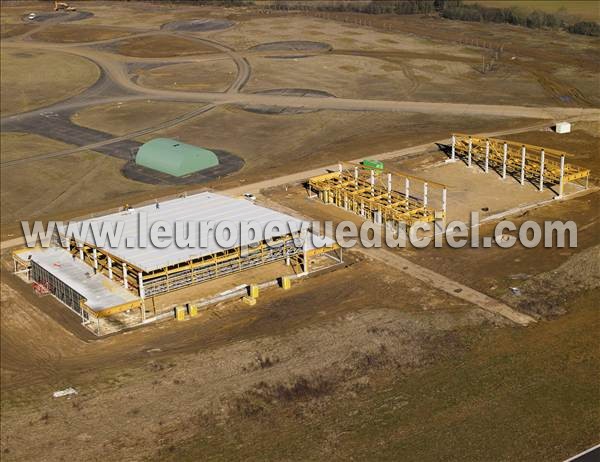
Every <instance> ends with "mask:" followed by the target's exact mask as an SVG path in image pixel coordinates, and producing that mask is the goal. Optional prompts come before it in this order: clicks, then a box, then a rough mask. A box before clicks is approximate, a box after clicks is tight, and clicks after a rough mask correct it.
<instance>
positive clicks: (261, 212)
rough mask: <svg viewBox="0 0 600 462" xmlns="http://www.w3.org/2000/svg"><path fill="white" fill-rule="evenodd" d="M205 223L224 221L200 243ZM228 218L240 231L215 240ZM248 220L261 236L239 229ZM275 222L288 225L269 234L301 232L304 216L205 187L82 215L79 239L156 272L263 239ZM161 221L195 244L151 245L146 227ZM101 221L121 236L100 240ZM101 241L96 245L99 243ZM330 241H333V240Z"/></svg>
mask: <svg viewBox="0 0 600 462" xmlns="http://www.w3.org/2000/svg"><path fill="white" fill-rule="evenodd" d="M178 222H179V223H178ZM201 222H203V223H204V226H205V229H206V228H208V223H210V222H213V223H215V226H216V224H218V223H221V225H220V226H221V227H220V228H219V227H216V228H215V229H214V230H213V231H212V232H210V233H209V234H208V236H207V239H206V242H203V243H202V244H204V245H202V246H201V245H200V244H201V243H200V234H201V233H200V223H201ZM224 222H228V223H229V224H230V225H231V227H232V228H233V229H234V230H237V231H234V233H235V234H234V235H233V238H234V239H232V241H231V243H230V244H229V245H225V246H222V245H219V243H218V242H217V235H218V236H219V237H224V236H225V237H228V236H229V232H228V231H225V230H224V228H223V227H224V226H225V224H224ZM248 222H252V223H253V224H257V226H258V233H257V235H254V236H249V235H248V234H247V233H240V232H239V229H240V225H241V224H242V223H248ZM272 222H279V223H284V224H285V226H286V228H284V229H280V230H274V231H273V232H272V233H271V234H270V236H271V237H277V236H283V235H285V234H288V233H289V232H290V229H291V231H294V232H298V231H300V229H301V226H302V221H301V220H298V219H296V218H294V217H292V216H290V215H286V214H284V213H281V212H277V211H275V210H272V209H269V208H266V207H261V206H259V205H256V204H255V203H253V202H251V201H248V200H245V199H234V198H231V197H228V196H223V195H220V194H215V193H212V192H203V193H199V194H194V195H190V196H187V197H181V198H177V199H172V200H168V201H164V202H160V203H159V204H158V207H157V206H156V205H155V204H151V205H146V206H143V207H140V208H137V209H135V210H132V211H130V212H126V211H125V212H119V213H113V214H110V215H105V216H101V217H96V218H92V219H88V220H83V221H81V222H79V223H80V224H81V225H82V226H84V227H85V228H87V229H89V230H90V231H89V232H88V233H87V235H83V234H82V235H81V240H82V241H83V242H85V243H86V244H90V245H93V246H96V247H100V248H104V249H105V250H106V251H107V252H108V253H110V254H112V255H113V256H115V257H116V258H119V259H121V260H123V261H125V262H128V263H130V264H132V265H134V266H136V267H137V268H140V269H142V270H143V271H153V270H156V269H159V268H164V267H167V266H170V265H174V264H177V263H181V262H185V261H189V260H192V259H194V258H198V257H202V256H205V255H210V254H214V253H218V252H220V251H222V250H225V249H228V248H236V247H240V246H246V245H251V244H254V243H256V242H260V241H262V240H263V239H264V238H265V236H264V231H265V226H266V225H267V224H268V223H272ZM117 223H120V225H117ZM159 224H164V225H165V226H167V229H168V230H170V234H171V235H172V236H175V235H176V234H177V233H176V230H179V231H180V236H184V235H187V236H189V240H190V241H191V242H192V243H193V244H192V246H191V247H188V246H185V245H183V246H182V245H181V243H182V242H181V240H180V241H179V242H178V241H177V240H176V239H169V240H168V245H166V247H162V246H161V247H160V248H158V247H155V246H152V245H151V243H150V240H149V239H148V232H149V230H150V229H151V228H152V226H153V225H154V226H157V227H158V225H159ZM100 225H103V226H107V225H108V226H110V227H112V228H113V229H117V227H118V226H121V227H122V233H121V236H122V237H121V239H120V240H119V242H118V243H116V245H115V246H110V245H108V242H107V243H105V244H104V245H102V242H100V240H99V239H95V238H94V235H93V233H92V232H91V229H92V227H95V228H96V229H99V227H100ZM140 229H145V230H146V231H145V233H144V232H143V231H141V232H138V230H140ZM188 230H189V233H188ZM144 234H145V236H144ZM240 234H241V239H240ZM144 239H146V241H145V242H147V245H144ZM97 241H98V244H97V243H96V242H97ZM240 241H241V242H240ZM329 241H330V240H328V242H329ZM222 243H223V242H221V244H222ZM332 243H333V241H331V244H332ZM178 244H180V245H178Z"/></svg>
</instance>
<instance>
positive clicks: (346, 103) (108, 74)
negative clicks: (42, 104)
mask: <svg viewBox="0 0 600 462" xmlns="http://www.w3.org/2000/svg"><path fill="white" fill-rule="evenodd" d="M42 27H43V26H42ZM156 34H157V33H156V32H140V33H137V34H134V35H129V36H127V37H119V38H114V39H108V40H102V41H97V42H88V43H85V44H83V45H80V44H60V43H58V44H57V43H44V42H32V41H24V40H22V38H21V37H18V38H14V39H12V40H10V41H3V46H5V47H7V48H14V49H19V48H26V49H31V48H36V49H39V50H54V51H62V52H66V53H72V54H75V55H78V56H82V57H85V58H87V59H89V60H91V61H93V62H94V63H96V64H97V65H98V66H99V67H100V68H101V69H102V71H103V73H104V76H105V77H104V78H105V79H106V80H107V81H108V82H110V84H112V85H113V86H114V87H115V89H120V90H121V91H120V92H119V93H123V92H124V95H123V97H121V98H119V99H118V100H119V101H121V100H130V99H141V98H151V99H155V100H173V101H188V102H201V103H209V104H210V105H238V106H242V107H271V108H277V107H279V108H281V109H282V110H285V109H286V108H292V109H293V108H295V109H296V110H297V111H302V110H309V111H310V110H323V109H329V110H342V111H357V110H362V111H383V112H397V111H402V112H417V113H433V114H457V115H460V114H462V115H468V114H471V115H473V114H475V115H481V116H501V117H530V118H536V119H549V120H558V119H565V118H574V117H591V118H593V117H598V116H599V115H600V111H599V110H597V109H587V108H564V107H543V108H538V107H521V106H511V105H478V104H452V103H434V102H413V101H382V100H360V99H343V98H318V99H317V98H310V97H301V96H300V97H299V96H288V95H273V94H266V93H252V94H247V93H240V90H241V89H242V88H243V86H244V84H245V83H246V82H247V81H248V79H249V77H250V73H251V69H250V65H249V63H248V61H247V60H246V58H244V57H243V56H242V55H241V54H240V53H238V52H235V51H234V50H232V49H231V48H230V47H229V46H227V45H224V44H221V43H218V42H216V41H214V40H209V39H205V38H199V37H196V36H192V35H190V34H189V33H185V32H178V31H176V32H171V31H162V32H161V34H164V35H166V36H168V35H172V36H179V37H184V38H186V39H187V40H193V41H198V42H200V43H202V44H204V45H208V46H210V47H213V48H214V49H215V50H217V51H218V52H221V53H223V54H225V55H226V56H227V57H229V58H230V59H232V60H233V61H234V62H235V64H236V66H237V74H236V77H235V79H234V81H233V82H232V84H231V85H230V86H229V88H228V89H227V91H226V92H225V93H209V92H183V91H169V90H159V89H149V88H146V87H142V86H140V85H138V84H136V83H135V82H133V81H132V80H131V77H130V76H129V74H128V70H127V62H129V61H131V60H132V59H133V58H131V57H128V58H125V57H123V56H119V55H115V54H113V53H107V52H104V51H99V50H97V49H96V48H94V46H95V45H104V46H105V45H109V44H116V43H119V42H120V41H122V40H131V39H135V38H138V39H139V38H143V37H145V36H149V35H156ZM189 60H190V59H189V57H180V58H174V59H172V61H173V62H189ZM145 61H151V60H149V59H148V58H146V59H145ZM109 101H115V97H99V98H96V99H93V100H88V99H84V100H82V99H81V98H77V97H75V98H72V99H71V100H70V101H69V102H65V103H58V104H57V105H53V106H51V107H48V108H44V109H42V110H36V111H31V112H29V113H27V114H23V115H16V116H11V117H7V118H3V119H2V125H3V129H5V130H6V129H10V126H11V122H12V123H15V122H16V121H19V120H20V119H22V118H24V117H25V118H27V119H29V118H31V117H34V118H36V117H38V116H39V115H40V114H42V113H43V112H57V111H59V110H60V111H64V110H74V109H76V108H82V107H86V106H89V105H93V104H100V103H106V102H109ZM210 107H212V106H205V107H204V108H202V109H200V110H197V111H191V112H189V113H187V114H184V115H182V116H181V117H178V118H176V119H173V120H171V121H169V122H166V123H164V124H160V125H157V126H153V127H147V128H145V129H143V130H140V131H137V132H135V133H131V134H128V135H126V136H121V137H114V138H111V137H110V136H107V137H104V138H106V139H104V140H98V141H94V142H92V143H90V142H85V141H84V140H85V135H84V136H82V140H81V142H80V143H77V144H79V145H80V147H79V148H75V149H71V150H66V151H61V152H56V153H49V154H45V155H43V156H39V157H38V156H32V157H29V158H26V159H20V160H18V161H12V162H9V163H7V162H4V163H2V166H3V167H9V166H11V165H15V164H18V163H21V162H30V161H32V160H34V159H40V160H41V159H48V158H52V157H59V156H63V155H68V154H71V153H74V152H78V151H80V150H89V149H92V150H93V149H98V148H102V149H104V146H107V145H109V144H112V143H117V142H122V141H125V140H127V139H128V137H130V138H133V137H135V136H139V135H141V134H147V133H152V132H154V131H157V130H161V129H164V128H166V127H172V126H175V125H177V124H179V123H181V122H183V121H186V120H189V119H191V118H193V117H196V116H197V115H199V114H202V113H204V112H206V111H207V110H210V109H208V108H210ZM33 123H35V122H33ZM16 126H17V127H18V126H19V124H17V125H16ZM5 127H8V128H5ZM75 127H76V126H75ZM75 127H73V128H72V129H73V130H75V131H76V130H77V128H75ZM50 133H52V130H50Z"/></svg>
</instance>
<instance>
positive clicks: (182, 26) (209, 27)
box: [160, 19, 235, 32]
mask: <svg viewBox="0 0 600 462" xmlns="http://www.w3.org/2000/svg"><path fill="white" fill-rule="evenodd" d="M234 25H235V23H234V22H233V21H229V20H227V19H192V20H190V21H173V22H168V23H166V24H163V25H162V26H161V27H160V28H161V29H162V30H172V31H185V32H212V31H215V30H223V29H229V28H230V27H233V26H234Z"/></svg>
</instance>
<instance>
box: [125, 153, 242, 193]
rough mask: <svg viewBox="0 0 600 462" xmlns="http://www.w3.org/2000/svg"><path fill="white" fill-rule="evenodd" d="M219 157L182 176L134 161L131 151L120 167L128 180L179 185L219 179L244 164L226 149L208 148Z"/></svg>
mask: <svg viewBox="0 0 600 462" xmlns="http://www.w3.org/2000/svg"><path fill="white" fill-rule="evenodd" d="M209 149H210V150H211V151H212V152H214V153H215V154H216V155H217V157H218V158H219V165H217V166H215V167H211V168H207V169H206V170H202V171H201V172H196V173H192V174H190V175H186V176H184V177H177V176H172V175H169V174H167V173H162V172H158V171H156V170H152V169H149V168H146V167H142V166H141V165H137V164H136V163H135V154H134V153H132V155H131V158H130V159H129V161H128V162H127V163H126V164H125V165H124V166H123V168H122V169H121V173H122V174H123V176H125V177H126V178H129V179H130V180H135V181H140V182H142V183H148V184H164V185H180V184H202V183H207V182H209V181H212V180H219V179H221V178H223V177H225V176H227V175H230V174H232V173H234V172H237V171H238V170H240V169H241V168H242V167H243V166H244V163H245V162H244V160H243V159H242V158H241V157H238V156H236V155H235V154H231V153H230V152H227V151H222V150H219V149H212V148H209Z"/></svg>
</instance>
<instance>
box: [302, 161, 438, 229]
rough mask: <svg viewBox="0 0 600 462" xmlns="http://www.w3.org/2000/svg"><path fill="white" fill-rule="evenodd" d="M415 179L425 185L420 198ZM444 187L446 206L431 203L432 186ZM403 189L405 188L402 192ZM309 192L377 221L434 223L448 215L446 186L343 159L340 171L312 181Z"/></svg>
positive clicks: (388, 223) (395, 224)
mask: <svg viewBox="0 0 600 462" xmlns="http://www.w3.org/2000/svg"><path fill="white" fill-rule="evenodd" d="M411 181H412V182H413V183H414V182H417V183H419V185H420V186H421V185H422V187H423V194H422V195H420V197H418V198H417V197H416V196H415V195H414V191H412V190H411ZM431 187H435V188H438V189H441V190H442V201H441V204H442V207H441V210H439V211H436V210H435V209H434V208H433V207H431V206H429V192H430V191H429V189H430V188H431ZM400 188H403V190H402V191H401V190H400ZM308 191H309V195H310V196H311V197H314V196H313V193H316V196H317V197H318V198H319V199H320V200H322V201H323V202H324V203H326V204H334V205H336V206H338V207H341V208H343V209H344V210H348V211H350V212H354V213H355V214H357V215H359V216H361V217H363V218H365V219H367V220H371V221H373V222H374V223H377V224H385V225H392V226H393V227H395V226H397V225H399V224H400V223H403V224H405V225H406V226H411V225H413V224H414V223H416V222H432V221H434V220H436V219H444V218H445V216H446V191H447V189H446V186H445V185H443V184H439V183H434V182H431V181H428V180H425V179H422V178H417V177H414V176H411V175H406V174H403V173H399V172H392V171H389V170H387V171H378V170H375V169H369V168H367V167H364V166H363V165H359V164H353V163H348V162H340V163H339V165H338V171H336V172H331V173H327V174H325V175H319V176H315V177H313V178H310V179H309V180H308Z"/></svg>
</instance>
